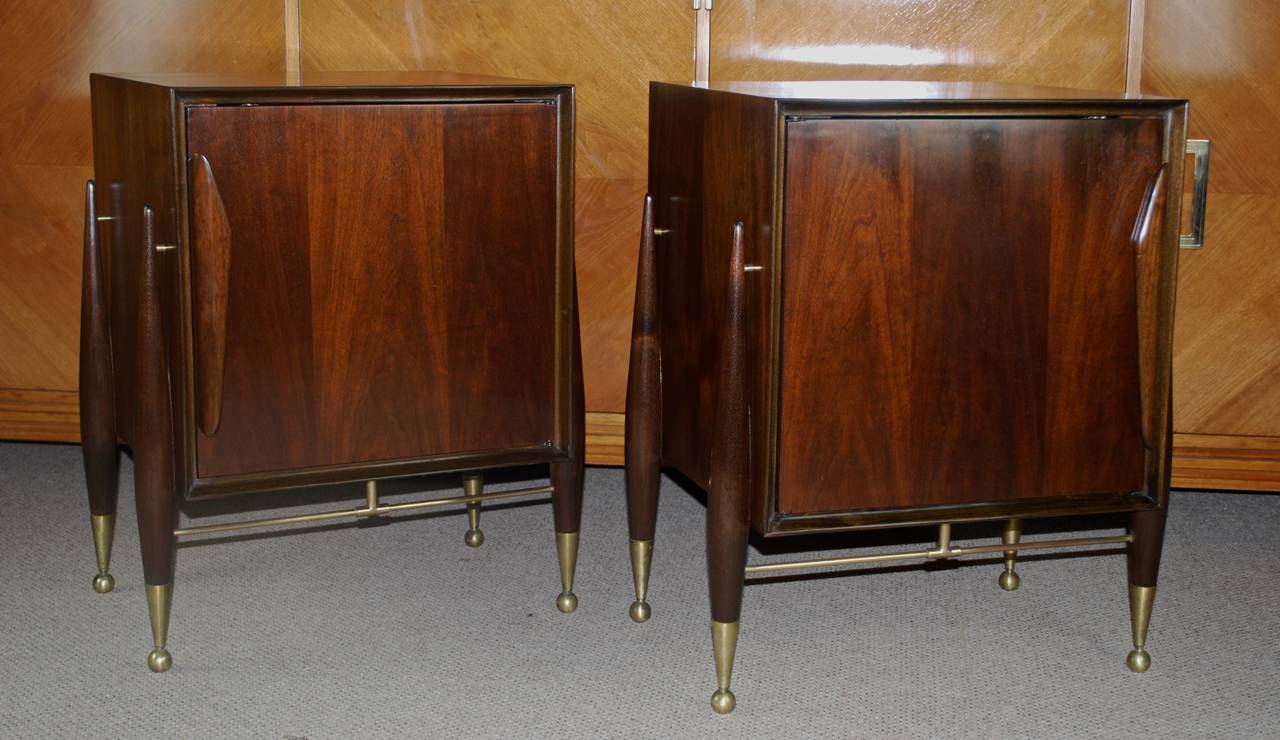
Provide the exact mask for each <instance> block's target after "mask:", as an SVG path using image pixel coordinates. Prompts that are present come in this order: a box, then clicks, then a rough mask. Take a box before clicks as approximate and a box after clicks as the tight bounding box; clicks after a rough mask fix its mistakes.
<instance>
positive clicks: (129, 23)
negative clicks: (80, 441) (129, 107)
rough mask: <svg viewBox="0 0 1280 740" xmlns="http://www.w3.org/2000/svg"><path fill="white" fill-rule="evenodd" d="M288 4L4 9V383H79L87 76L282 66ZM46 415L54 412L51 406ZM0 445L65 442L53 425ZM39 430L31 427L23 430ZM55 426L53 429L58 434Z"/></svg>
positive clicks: (238, 0)
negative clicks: (126, 71)
mask: <svg viewBox="0 0 1280 740" xmlns="http://www.w3.org/2000/svg"><path fill="white" fill-rule="evenodd" d="M283 28H284V25H283V4H282V3H279V2H257V1H251V0H218V1H217V2H215V1H214V0H182V1H179V0H158V1H157V2H137V1H136V0H107V1H105V2H94V3H83V2H70V1H69V0H59V1H54V2H47V1H45V0H40V1H38V2H37V1H36V0H22V1H20V2H10V3H6V4H5V8H4V13H3V14H0V89H3V90H4V91H5V95H4V99H3V100H0V253H2V254H3V255H4V269H3V270H0V388H11V389H22V388H36V389H53V390H60V391H67V392H74V390H75V389H76V387H77V370H76V368H77V356H78V342H79V339H78V336H79V335H78V325H79V312H80V262H81V233H82V229H83V218H84V202H83V192H84V182H85V180H86V179H88V178H89V177H91V173H92V168H91V166H90V162H91V160H92V151H91V141H92V137H91V135H90V130H89V129H90V116H89V73H90V72H93V71H102V70H110V69H135V70H136V69H167V70H204V71H209V70H226V71H232V70H272V69H282V68H283V64H284V55H283V33H284V31H283ZM49 411H50V413H51V414H52V415H53V416H57V413H56V408H55V406H50V407H49ZM0 416H3V417H5V418H8V413H7V412H6V411H4V410H2V409H0ZM29 421H30V424H27V423H25V422H24V424H23V426H22V427H21V428H22V429H29V430H30V431H29V433H28V432H11V431H9V430H12V429H16V428H17V427H15V426H13V425H12V424H9V423H0V436H21V437H22V438H24V439H35V438H40V439H47V438H59V439H71V440H74V439H76V438H77V435H76V434H74V433H68V432H69V430H70V429H73V428H74V426H75V423H74V419H73V420H72V424H71V425H70V427H68V426H67V425H66V424H63V423H61V422H57V423H53V422H51V423H50V424H44V423H42V422H40V421H39V420H38V419H32V420H29ZM31 425H34V426H31ZM59 430H61V431H59Z"/></svg>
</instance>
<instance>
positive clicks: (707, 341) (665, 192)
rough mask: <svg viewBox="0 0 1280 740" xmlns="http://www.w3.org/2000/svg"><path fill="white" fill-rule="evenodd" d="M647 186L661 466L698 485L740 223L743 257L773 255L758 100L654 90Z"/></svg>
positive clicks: (765, 143) (764, 302)
mask: <svg viewBox="0 0 1280 740" xmlns="http://www.w3.org/2000/svg"><path fill="white" fill-rule="evenodd" d="M654 91H655V92H654V100H653V102H652V103H651V105H652V106H653V109H654V114H653V115H654V117H653V129H652V131H651V134H650V135H651V137H652V139H651V140H652V142H653V144H652V149H651V152H650V162H651V165H650V183H651V185H650V187H651V189H653V191H654V197H655V223H656V225H657V226H658V227H659V228H664V229H670V232H669V233H667V234H664V235H663V236H661V237H660V238H659V239H658V255H659V258H658V263H659V269H658V292H659V295H660V299H659V303H660V309H659V312H660V317H661V336H662V395H663V397H662V409H663V412H662V459H663V462H664V464H668V465H671V466H674V467H676V468H678V469H679V470H680V471H681V472H683V473H684V474H685V475H687V476H689V478H691V479H692V480H694V481H695V482H697V483H698V484H699V485H702V486H704V487H705V486H707V485H708V482H709V477H710V451H711V446H712V440H713V437H714V433H715V430H716V423H717V422H716V418H715V413H716V401H717V398H718V395H717V394H718V392H719V389H718V387H717V379H718V377H719V372H720V345H721V344H722V342H721V332H722V329H723V322H724V316H725V311H726V303H727V299H728V283H729V269H730V253H731V248H732V244H733V229H734V224H736V223H737V222H739V221H741V222H742V223H743V231H744V248H745V258H746V262H747V264H749V265H766V264H768V263H769V262H770V255H771V254H772V251H773V237H774V228H773V208H772V204H773V200H772V192H773V165H774V151H775V149H776V142H775V139H774V137H775V132H776V128H775V120H776V114H775V109H774V102H773V101H772V100H768V99H763V98H752V97H747V96H740V95H732V94H727V93H718V92H708V91H702V90H697V89H694V88H680V87H675V86H662V85H658V86H655V87H654ZM769 274H770V273H768V272H751V273H749V274H748V276H747V284H746V297H745V300H746V310H747V313H748V319H747V325H748V338H747V347H746V355H747V356H746V365H747V367H748V368H750V369H751V373H752V377H750V378H748V379H747V387H748V406H749V407H750V408H751V414H752V420H751V427H752V428H751V434H752V442H751V448H752V452H751V467H752V472H751V476H752V485H751V488H752V490H753V491H757V492H759V491H760V490H761V488H760V487H761V486H762V485H763V483H764V481H765V475H764V468H763V463H764V460H765V458H766V447H765V445H764V444H763V440H764V439H765V437H764V436H763V435H764V434H765V431H766V429H767V422H766V419H765V416H764V415H763V414H764V409H765V408H766V404H765V397H766V392H765V383H766V380H767V377H768V376H767V373H765V372H764V371H762V370H759V368H760V367H761V366H762V363H766V362H767V358H768V347H767V344H766V337H767V336H768V320H769V319H768V316H769V314H768V306H769V295H770V288H769V282H768V281H769V277H768V275H769Z"/></svg>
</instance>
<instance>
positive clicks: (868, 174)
mask: <svg viewBox="0 0 1280 740" xmlns="http://www.w3.org/2000/svg"><path fill="white" fill-rule="evenodd" d="M650 107H651V110H652V121H653V126H652V129H651V132H650V181H649V187H650V194H649V197H650V198H651V201H650V202H649V203H648V204H647V205H646V212H647V222H648V224H647V228H648V230H647V231H646V232H645V241H644V243H643V246H642V255H641V261H640V270H639V277H638V281H637V284H638V286H639V287H638V290H637V299H636V310H635V321H634V326H635V330H634V334H633V339H632V365H631V381H630V388H629V397H628V407H627V435H628V436H627V449H628V453H627V467H628V470H627V475H628V498H629V502H630V509H629V513H630V525H631V538H632V540H633V544H632V549H633V553H637V555H638V556H637V557H636V561H635V565H636V566H637V568H636V569H637V573H636V577H637V578H636V580H637V601H638V603H640V604H643V603H644V602H645V599H646V594H647V588H648V587H647V572H648V558H649V557H651V553H652V546H653V545H652V543H653V540H654V534H655V532H654V514H655V511H656V502H657V498H656V497H657V486H658V469H659V467H660V466H669V467H671V468H673V469H675V470H678V471H679V472H680V473H682V474H684V475H685V476H686V477H687V478H688V479H690V480H691V481H693V482H694V483H696V484H697V485H699V486H701V487H702V488H704V489H706V490H707V497H708V514H707V516H708V524H707V531H708V542H707V551H708V568H709V571H710V581H711V612H712V624H713V631H715V632H716V634H717V640H716V649H717V667H718V672H719V674H720V686H719V689H720V690H719V691H718V692H717V694H716V698H715V699H713V705H715V706H716V708H717V709H718V710H725V709H726V708H728V709H731V708H732V704H733V698H732V694H731V693H730V692H729V691H728V680H729V679H728V673H729V670H728V668H729V667H730V666H731V664H732V657H731V653H732V639H731V637H730V635H732V634H736V629H737V623H738V617H739V612H740V606H741V598H742V585H743V578H744V573H745V572H746V570H748V566H747V565H746V543H747V536H748V532H754V533H755V534H758V535H760V536H764V537H774V536H782V535H788V534H798V533H814V532H842V531H850V530H857V529H864V528H873V527H888V526H901V525H907V524H938V525H940V535H939V545H938V548H937V549H936V550H932V551H929V552H926V553H916V554H914V555H907V556H906V557H907V558H910V557H919V558H928V559H939V558H946V557H954V556H956V555H960V554H970V553H973V552H992V551H997V550H1002V549H1004V548H1005V546H1009V547H1010V549H1009V550H1008V551H1007V552H1006V555H1007V557H1008V558H1009V564H1008V569H1007V573H1009V574H1010V575H1011V576H1012V574H1013V564H1012V559H1013V556H1014V555H1015V554H1016V549H1017V548H1016V545H1017V544H1018V534H1017V533H1018V531H1019V530H1018V526H1019V525H1018V524H1017V523H1018V522H1020V520H1021V519H1022V518H1024V517H1030V516H1054V515H1068V514H1077V513H1083V512H1104V511H1106V512H1132V527H1131V532H1132V534H1131V536H1130V537H1125V538H1120V539H1118V540H1113V541H1114V542H1126V543H1128V545H1129V549H1130V571H1129V577H1130V585H1131V589H1132V592H1133V594H1135V596H1134V598H1135V599H1136V600H1137V601H1135V604H1137V603H1138V602H1142V604H1145V606H1142V605H1141V604H1140V605H1138V606H1135V608H1134V613H1135V619H1136V620H1138V626H1139V628H1140V629H1137V631H1136V632H1135V634H1136V635H1138V637H1137V638H1136V639H1137V644H1135V653H1134V654H1133V655H1131V658H1130V666H1131V667H1132V668H1134V669H1135V670H1145V667H1146V663H1145V661H1146V657H1145V652H1143V640H1145V637H1144V635H1145V621H1144V620H1145V617H1143V616H1141V615H1142V614H1146V613H1147V612H1148V610H1149V606H1150V603H1149V600H1150V597H1151V596H1152V595H1153V594H1154V590H1153V589H1154V587H1155V577H1156V569H1157V567H1158V562H1159V553H1160V541H1161V538H1162V536H1163V534H1162V533H1163V527H1164V524H1163V522H1164V516H1165V501H1166V498H1167V491H1168V482H1169V448H1170V434H1171V430H1170V419H1169V412H1168V408H1169V395H1170V352H1171V350H1170V343H1171V335H1172V328H1173V327H1172V305H1173V297H1174V296H1173V289H1174V285H1173V278H1174V275H1175V264H1176V260H1177V255H1178V224H1179V220H1178V216H1179V211H1180V207H1181V203H1180V201H1179V199H1178V198H1177V197H1176V192H1175V193H1174V197H1170V196H1169V188H1170V185H1169V183H1177V182H1180V181H1181V177H1182V169H1183V160H1182V157H1181V153H1182V151H1183V148H1184V146H1185V143H1184V126H1185V118H1186V104H1185V102H1183V101H1178V100H1168V99H1156V98H1144V99H1137V100H1134V99H1127V98H1125V97H1124V96H1123V95H1107V94H1105V93H1084V92H1080V93H1072V92H1070V91H1064V90H1060V89H1054V88H1025V87H1016V86H1006V85H998V84H984V83H973V84H966V83H960V84H956V83H952V84H948V83H874V82H872V83H762V82H754V83H752V82H743V83H733V82H729V83H718V84H717V83H712V84H709V85H695V86H688V85H675V84H662V83H655V84H654V86H653V88H652V99H651V103H650ZM990 519H1008V520H1010V521H1011V525H1010V529H1009V531H1008V534H1007V537H1008V539H1006V540H1005V542H1004V543H1002V544H1001V545H996V546H993V547H992V548H988V549H985V550H984V549H981V548H979V549H964V548H962V549H960V550H956V549H954V548H953V547H952V546H951V545H950V543H949V531H950V529H949V528H950V526H951V523H953V522H962V521H974V520H990ZM888 559H905V558H904V557H903V556H902V555H901V554H898V555H891V556H889V558H888ZM845 562H849V561H845ZM817 564H823V563H812V562H808V563H799V564H791V565H786V564H784V565H783V566H782V567H781V568H780V567H778V566H776V565H770V566H764V568H765V569H786V568H790V567H793V566H794V567H812V566H814V565H817ZM825 564H830V563H825ZM1009 582H1010V579H1006V580H1005V581H1002V583H1009ZM1011 583H1012V585H1014V586H1016V580H1012V581H1011ZM642 585H643V587H641V586H642ZM1143 600H1145V601H1143ZM633 614H637V615H638V616H641V617H647V615H648V607H647V605H644V606H639V607H636V606H633ZM726 656H728V657H727V663H726Z"/></svg>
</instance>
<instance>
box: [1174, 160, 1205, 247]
mask: <svg viewBox="0 0 1280 740" xmlns="http://www.w3.org/2000/svg"><path fill="white" fill-rule="evenodd" d="M1187 154H1194V155H1195V164H1194V165H1193V167H1192V170H1191V233H1190V234H1179V235H1178V246H1180V247H1182V248H1184V249H1200V248H1201V247H1203V246H1204V206H1205V202H1206V201H1207V200H1208V198H1209V140H1208V139H1187Z"/></svg>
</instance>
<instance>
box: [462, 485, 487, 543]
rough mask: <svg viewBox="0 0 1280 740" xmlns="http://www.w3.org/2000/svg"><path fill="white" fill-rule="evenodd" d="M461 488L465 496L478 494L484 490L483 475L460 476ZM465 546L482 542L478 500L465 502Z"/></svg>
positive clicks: (482, 535)
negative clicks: (469, 502)
mask: <svg viewBox="0 0 1280 740" xmlns="http://www.w3.org/2000/svg"><path fill="white" fill-rule="evenodd" d="M462 490H463V493H464V494H465V495H467V496H479V495H480V494H481V493H483V492H484V475H482V474H480V473H469V474H467V475H464V476H462ZM463 541H464V542H466V543H467V547H479V546H481V545H483V544H484V532H483V531H481V530H480V502H479V501H477V502H475V503H471V504H467V535H466V537H464V538H463Z"/></svg>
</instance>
